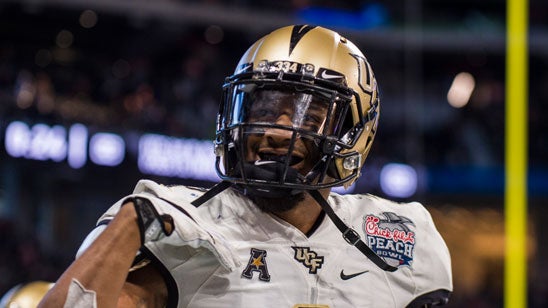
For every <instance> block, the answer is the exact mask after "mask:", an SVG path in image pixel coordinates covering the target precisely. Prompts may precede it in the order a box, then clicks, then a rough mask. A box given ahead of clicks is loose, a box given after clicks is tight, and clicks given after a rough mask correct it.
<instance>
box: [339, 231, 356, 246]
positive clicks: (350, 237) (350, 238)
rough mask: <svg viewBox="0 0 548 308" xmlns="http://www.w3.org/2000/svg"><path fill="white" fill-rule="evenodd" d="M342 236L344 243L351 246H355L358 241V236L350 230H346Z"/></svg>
mask: <svg viewBox="0 0 548 308" xmlns="http://www.w3.org/2000/svg"><path fill="white" fill-rule="evenodd" d="M342 235H343V238H344V239H345V240H346V242H347V243H348V244H350V245H352V246H356V243H358V242H359V241H360V235H359V234H358V232H356V230H354V229H352V228H348V229H346V231H344V232H343V234H342Z"/></svg>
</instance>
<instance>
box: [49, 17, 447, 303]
mask: <svg viewBox="0 0 548 308" xmlns="http://www.w3.org/2000/svg"><path fill="white" fill-rule="evenodd" d="M223 90H224V94H223V98H222V101H221V106H220V109H219V114H218V119H217V121H218V125H217V135H216V139H215V153H216V156H217V161H216V167H217V172H218V174H219V176H220V177H221V179H222V181H221V182H220V183H219V184H217V185H216V186H214V187H213V188H211V189H210V190H207V191H206V190H204V189H199V188H193V187H185V186H172V187H167V186H163V185H160V184H157V183H154V182H152V181H148V180H142V181H140V182H139V183H138V184H137V186H136V188H135V190H134V193H133V194H132V195H130V196H127V197H124V198H122V199H121V200H120V201H119V202H117V203H116V204H114V205H113V206H112V207H111V208H110V209H109V210H108V211H107V212H106V213H105V214H104V215H103V216H102V217H101V218H100V219H99V221H98V224H97V227H96V228H95V229H94V230H93V231H92V232H91V233H90V234H89V235H88V237H87V238H86V239H85V241H84V243H83V244H82V246H81V248H80V249H79V251H78V252H77V257H76V260H75V261H74V263H73V264H72V265H71V266H70V267H69V268H68V269H67V270H66V272H65V273H64V274H63V275H62V276H61V277H60V278H59V280H58V281H57V283H56V285H55V286H54V288H53V289H52V290H51V291H50V292H49V293H48V294H47V295H46V297H45V299H44V301H43V302H42V306H43V307H59V306H63V305H64V306H65V307H74V306H77V307H97V306H99V307H112V306H115V305H117V304H118V305H119V306H126V305H127V306H150V307H154V306H155V307H164V306H169V307H425V306H426V307H428V306H435V305H442V304H445V303H446V302H447V301H448V298H449V295H450V293H451V291H452V277H451V267H450V256H449V252H448V249H447V247H446V245H445V243H444V241H443V239H442V237H441V236H440V234H439V233H438V231H437V230H436V228H435V226H434V223H433V221H432V218H431V216H430V215H429V213H428V211H427V210H426V209H425V208H424V207H423V206H422V205H421V204H419V203H407V204H401V203H395V202H391V201H388V200H385V199H382V198H379V197H375V196H372V195H339V194H336V193H333V192H330V189H331V188H332V187H335V186H345V187H348V186H349V185H351V184H352V183H354V182H355V181H356V180H357V179H358V177H359V176H360V170H361V168H362V166H363V164H364V161H365V159H366V157H367V154H368V153H369V150H370V149H371V145H372V142H373V139H374V136H375V133H376V130H377V124H378V120H379V108H380V101H379V97H378V89H377V81H376V79H375V75H374V74H373V70H372V68H371V65H370V63H369V62H368V60H367V59H366V57H365V56H364V54H363V53H362V52H361V51H360V50H359V49H358V48H357V47H356V46H355V45H354V44H353V43H352V42H350V41H349V40H347V39H346V38H345V37H343V36H341V35H339V34H338V33H336V32H334V31H331V30H328V29H325V28H322V27H318V26H310V25H300V26H288V27H283V28H280V29H278V30H275V31H273V32H271V33H270V34H268V35H266V36H264V37H262V38H261V39H259V40H258V41H257V42H256V43H254V44H253V45H252V46H251V47H250V48H249V49H248V50H247V51H246V52H245V54H244V55H243V57H242V58H241V60H240V62H239V63H238V65H237V67H236V70H235V72H234V74H233V75H232V76H230V77H228V78H227V79H226V82H225V84H224V86H223ZM181 159H192V158H191V157H181Z"/></svg>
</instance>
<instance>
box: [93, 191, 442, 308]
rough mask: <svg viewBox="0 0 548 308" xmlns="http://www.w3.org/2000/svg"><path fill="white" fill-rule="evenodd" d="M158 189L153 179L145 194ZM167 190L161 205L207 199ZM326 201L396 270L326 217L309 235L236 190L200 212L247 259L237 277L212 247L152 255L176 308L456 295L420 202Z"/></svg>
mask: <svg viewBox="0 0 548 308" xmlns="http://www.w3.org/2000/svg"><path fill="white" fill-rule="evenodd" d="M154 185H157V184H155V183H152V182H150V181H148V183H147V184H146V185H140V186H139V185H138V189H139V190H142V189H143V187H145V186H154ZM139 187H141V188H139ZM163 189H165V187H164V188H163ZM149 190H150V189H149ZM152 190H154V189H152ZM169 191H170V193H169V196H158V197H161V198H165V199H176V200H170V201H172V202H173V203H176V204H178V205H182V204H181V203H185V202H187V203H188V204H187V205H184V206H192V205H190V202H191V201H193V200H194V199H196V198H197V197H198V196H199V195H201V194H202V193H203V191H201V190H198V189H193V188H189V187H185V186H174V187H170V188H169ZM136 193H140V191H136ZM156 193H157V192H156ZM173 196H176V197H175V198H174V197H173ZM328 202H329V204H330V205H331V206H332V207H333V209H334V211H335V212H336V213H337V215H338V216H339V217H340V218H341V219H342V220H343V221H344V222H345V223H346V224H347V225H349V226H351V227H352V228H354V229H355V230H356V231H358V233H359V234H360V237H361V238H362V240H364V241H365V243H367V245H368V246H369V247H370V248H371V249H372V250H373V251H374V252H375V253H376V254H377V255H379V256H381V257H382V258H383V259H384V260H385V261H386V262H387V263H389V264H391V265H394V266H397V267H398V270H397V271H395V272H386V271H383V270H382V269H380V268H379V267H377V266H376V265H375V264H374V263H373V262H371V261H370V260H369V259H368V258H367V257H366V256H365V255H363V254H362V253H361V252H360V251H359V250H358V249H357V248H356V247H354V246H352V245H349V244H348V243H347V242H346V241H345V240H344V239H343V238H342V235H341V233H340V231H339V230H338V229H337V228H336V226H335V225H334V224H333V223H332V222H331V220H330V219H329V218H328V217H327V216H325V217H324V218H323V221H322V222H321V223H320V224H319V226H318V227H317V229H316V230H315V231H314V232H313V234H311V235H309V236H307V235H305V234H303V233H302V232H301V231H299V230H298V229H297V228H295V227H294V226H292V225H290V224H289V223H287V222H285V221H283V220H281V219H279V218H277V217H276V216H273V215H271V214H267V213H264V212H262V211H261V210H259V209H258V208H257V207H256V206H255V205H254V204H252V202H251V201H250V200H249V199H247V198H246V197H244V196H242V195H240V194H239V193H237V192H235V191H233V190H231V189H228V190H226V191H224V192H223V193H221V194H219V195H217V196H215V197H214V198H212V199H211V200H209V201H208V202H206V203H204V204H203V205H201V206H200V207H199V208H198V210H197V213H198V215H199V216H200V217H199V218H200V219H201V221H202V225H204V224H205V225H206V227H207V228H210V230H212V231H214V232H215V233H218V234H222V236H223V237H224V238H225V239H226V241H227V242H228V244H229V246H230V247H231V249H232V250H233V252H234V253H235V255H236V256H237V258H238V259H239V261H240V265H239V267H237V268H236V269H235V270H233V271H229V270H227V269H225V268H224V267H221V266H220V263H219V262H218V261H217V258H216V257H215V256H214V255H213V253H211V252H210V251H209V250H206V249H200V248H198V249H194V248H190V247H185V248H184V249H181V248H179V250H180V256H181V257H180V258H173V257H164V256H165V255H166V251H167V250H170V249H171V250H173V249H175V248H173V247H170V246H167V245H161V244H160V245H155V246H149V247H147V248H148V250H149V252H151V253H152V254H153V255H154V256H153V257H152V258H153V259H156V261H160V263H162V266H163V267H164V268H165V269H167V271H164V274H165V275H167V276H165V278H166V281H167V284H168V288H169V289H170V302H171V303H172V304H176V305H177V306H178V307H212V308H213V307H214V308H217V307H290V308H291V307H294V308H295V307H406V306H407V305H409V304H410V303H411V302H413V301H414V300H415V299H416V298H418V297H420V296H421V295H424V294H428V293H431V292H434V291H438V290H442V292H443V294H444V296H445V295H447V296H448V293H449V292H450V291H452V277H451V265H450V256H449V251H448V249H447V246H446V245H445V243H444V241H443V239H442V238H441V236H440V234H439V233H438V231H437V230H436V228H435V226H434V223H433V221H432V218H431V216H430V214H429V213H428V211H427V210H426V209H425V208H424V207H423V206H422V205H421V204H419V203H395V202H391V201H388V200H385V199H381V198H378V197H375V196H372V195H338V194H335V193H331V194H330V196H329V198H328ZM110 216H111V215H107V216H104V217H103V218H108V217H110ZM83 246H87V244H84V245H83ZM171 254H172V252H171ZM166 273H169V274H166ZM442 297H443V296H442Z"/></svg>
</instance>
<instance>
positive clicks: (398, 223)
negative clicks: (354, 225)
mask: <svg viewBox="0 0 548 308" xmlns="http://www.w3.org/2000/svg"><path fill="white" fill-rule="evenodd" d="M382 215H383V216H384V217H377V216H375V215H367V216H365V217H364V222H363V229H364V231H365V235H366V236H367V244H368V246H369V247H370V248H371V249H372V250H373V251H374V252H375V253H376V254H377V255H378V256H379V257H382V258H384V260H385V261H386V262H388V263H389V264H392V265H394V266H399V265H408V266H411V262H413V250H414V248H415V232H413V231H411V229H410V228H409V226H413V227H414V226H415V224H414V223H413V222H412V221H411V220H410V219H409V218H407V217H404V216H399V215H397V214H396V213H393V212H383V213H382ZM389 259H391V260H394V261H393V262H390V260H389Z"/></svg>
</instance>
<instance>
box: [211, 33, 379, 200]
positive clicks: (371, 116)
mask: <svg viewBox="0 0 548 308" xmlns="http://www.w3.org/2000/svg"><path fill="white" fill-rule="evenodd" d="M265 89H269V90H270V91H273V90H272V89H274V91H280V90H283V91H288V92H291V93H292V95H297V94H298V95H308V96H310V97H313V98H312V101H321V102H324V103H325V106H326V110H327V112H325V113H324V117H325V118H324V119H323V121H321V123H322V125H317V126H314V127H313V128H310V127H307V126H304V125H301V124H298V123H297V124H296V122H298V121H295V120H293V122H292V124H290V125H282V126H280V125H279V124H276V123H273V122H271V123H268V121H260V122H259V123H258V122H257V121H255V122H254V121H251V120H249V118H250V116H249V114H250V110H252V108H253V104H256V103H255V101H256V100H257V97H258V95H256V93H257V91H264V90H265ZM223 91H224V92H223V93H224V94H223V99H222V102H221V106H220V110H219V115H218V119H217V136H216V155H217V171H218V173H219V176H220V177H221V178H222V179H223V180H227V181H229V182H232V183H236V184H240V185H243V186H245V187H249V186H251V187H259V188H261V189H260V190H261V191H265V189H268V188H269V187H270V188H273V189H276V188H282V189H286V191H287V189H290V190H293V191H302V190H316V189H321V188H327V187H333V186H339V185H344V186H346V187H347V186H349V185H350V184H352V183H353V182H354V181H356V180H357V179H358V177H359V176H360V169H361V167H362V166H363V164H364V161H365V158H366V157H367V154H368V153H369V150H370V149H371V145H372V142H373V138H374V136H375V132H376V128H377V123H378V116H379V98H378V90H377V82H376V79H375V76H374V74H373V70H372V69H371V66H370V64H369V62H368V61H367V59H366V57H365V56H364V55H363V53H362V52H361V51H360V50H359V49H358V48H357V47H356V45H354V44H353V43H352V42H350V41H349V40H347V39H346V38H344V37H343V36H341V35H339V34H338V33H336V32H334V31H332V30H329V29H326V28H322V27H319V26H310V25H299V26H288V27H283V28H280V29H278V30H275V31H273V32H271V33H270V34H268V35H266V36H264V37H262V38H261V39H259V40H258V41H257V42H255V43H254V44H253V45H252V46H251V47H250V48H249V49H248V50H247V51H246V52H245V54H244V55H243V56H242V58H241V59H240V61H239V63H238V65H237V67H236V70H235V72H234V74H233V75H232V76H230V77H227V79H226V82H225V84H224V86H223ZM295 93H297V94H295ZM295 97H296V96H295ZM299 100H302V99H301V98H299ZM307 106H308V105H307ZM271 108H276V105H275V104H272V105H271ZM301 109H302V108H301ZM310 110H311V108H309V109H306V108H305V109H304V111H302V112H301V113H303V114H305V113H308V112H310ZM303 119H305V120H304V121H306V118H301V122H299V123H302V121H303ZM273 127H274V128H276V129H284V130H287V131H290V132H291V133H292V135H291V136H292V137H291V142H293V143H292V144H291V145H289V146H288V153H287V155H286V156H287V158H286V159H277V160H278V164H277V165H276V166H274V167H272V166H271V165H267V166H269V167H270V168H266V169H265V168H263V169H257V168H258V167H263V166H257V165H263V164H253V162H250V161H248V159H246V157H249V156H248V155H247V156H246V153H245V152H246V151H247V150H248V149H246V144H245V143H246V138H247V137H248V136H249V135H251V134H258V133H260V132H264V131H265V130H266V129H269V128H270V129H271V128H273ZM296 139H305V140H307V143H308V144H312V145H313V146H314V147H315V149H316V151H317V153H318V155H317V161H316V162H315V163H314V165H313V167H312V168H311V169H310V170H307V172H306V174H304V175H303V174H297V175H294V174H295V172H292V170H291V169H292V168H291V162H290V161H291V157H292V153H291V151H292V149H293V147H294V144H295V140H296Z"/></svg>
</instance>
